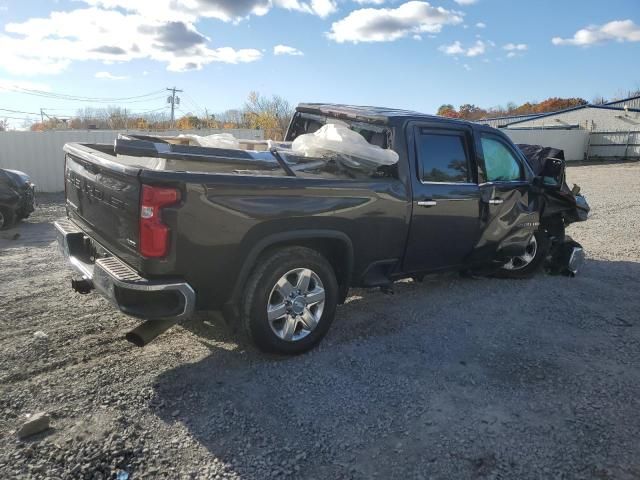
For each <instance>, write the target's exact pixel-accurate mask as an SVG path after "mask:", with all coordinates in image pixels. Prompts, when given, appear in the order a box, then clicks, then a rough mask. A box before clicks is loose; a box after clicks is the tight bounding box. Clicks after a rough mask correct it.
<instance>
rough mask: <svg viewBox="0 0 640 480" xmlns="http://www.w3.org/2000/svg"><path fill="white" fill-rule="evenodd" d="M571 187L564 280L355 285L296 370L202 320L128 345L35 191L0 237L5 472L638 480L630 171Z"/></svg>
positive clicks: (51, 209)
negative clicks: (578, 213)
mask: <svg viewBox="0 0 640 480" xmlns="http://www.w3.org/2000/svg"><path fill="white" fill-rule="evenodd" d="M568 175H569V180H570V181H572V182H576V183H579V184H580V185H581V186H582V188H583V192H585V194H586V195H587V197H588V199H589V202H590V203H591V205H592V208H593V216H592V217H591V218H590V220H589V221H588V222H585V223H583V224H579V225H575V226H573V227H572V228H571V231H570V233H571V234H572V235H573V236H574V238H576V239H577V240H578V241H580V242H581V243H582V244H583V245H584V247H585V249H586V251H587V254H588V261H587V263H586V265H585V267H584V269H583V271H582V272H581V273H580V275H579V276H578V277H576V278H573V279H571V278H566V277H551V276H546V275H544V274H539V275H538V276H536V277H535V278H534V279H532V280H526V281H511V280H499V279H469V278H461V277H458V276H456V275H445V276H438V277H432V278H427V279H425V281H424V283H422V284H416V283H413V282H408V281H407V282H400V283H399V284H398V285H397V287H396V294H395V295H394V296H387V295H384V294H382V293H380V292H377V291H360V290H357V291H353V293H352V296H351V297H350V298H349V300H348V303H347V304H345V305H344V306H342V307H340V308H339V310H338V318H337V319H336V322H335V323H334V325H333V327H332V329H331V331H330V332H329V335H328V336H327V338H326V339H325V341H324V342H323V343H322V344H321V345H320V347H319V348H318V349H316V350H315V351H313V352H311V353H309V354H307V355H304V356H300V357H295V358H281V357H273V356H265V355H263V354H261V353H258V352H257V351H255V350H254V349H253V348H252V347H251V346H249V345H246V344H243V343H238V340H237V339H236V337H235V336H234V334H233V333H232V332H231V331H229V329H228V328H227V327H226V326H225V324H224V323H223V322H221V321H220V320H218V319H216V318H215V317H211V316H209V317H204V316H203V317H199V318H196V319H194V320H192V321H190V322H189V323H187V324H185V325H183V326H181V327H177V328H174V329H172V330H171V331H169V332H168V333H166V334H164V335H163V336H162V337H160V338H159V339H158V340H157V341H155V342H154V343H152V344H151V345H149V346H148V347H146V348H144V349H138V348H136V347H133V346H131V345H129V344H128V343H126V342H125V341H124V340H123V333H124V332H125V331H126V330H128V329H129V328H131V327H132V326H133V325H135V324H136V321H135V320H132V319H130V318H127V317H125V316H123V315H121V314H119V313H118V312H116V311H115V310H114V309H113V308H112V307H111V306H109V304H108V303H107V302H106V301H105V300H103V299H102V298H100V297H99V296H97V295H95V294H92V295H87V296H80V295H78V294H75V293H73V292H72V291H71V289H70V288H69V285H68V272H67V271H66V270H65V269H63V268H61V259H60V257H59V256H58V255H57V253H56V247H55V241H54V231H53V228H52V226H51V221H52V220H54V219H56V218H59V217H61V216H62V215H63V208H62V206H61V203H60V202H61V197H60V196H44V195H42V196H41V198H40V202H41V204H40V206H39V208H38V209H37V211H36V213H35V214H34V215H33V217H32V218H31V219H29V220H28V221H27V222H25V223H23V224H22V225H20V226H19V227H18V228H15V229H12V230H10V231H7V232H3V233H2V234H1V235H0V326H1V331H0V412H1V415H0V478H2V479H5V478H7V479H8V478H48V479H56V478H57V479H68V478H86V479H100V478H116V477H117V475H118V474H119V475H120V477H119V478H121V479H124V478H126V477H127V476H128V477H129V478H131V479H138V478H168V479H183V478H185V479H186V478H244V479H266V478H276V477H277V478H280V477H281V478H316V479H329V478H331V479H334V478H336V479H342V478H345V479H346V478H355V479H363V478H380V479H391V478H399V479H405V478H410V479H414V478H415V479H419V478H442V479H451V478H455V479H466V478H514V479H529V478H532V479H533V478H544V479H548V478H559V479H564V478H587V479H589V478H594V479H613V478H615V479H638V478H640V415H639V412H640V358H639V357H640V318H639V316H638V312H639V311H640V294H639V293H638V286H639V283H638V278H640V236H639V235H638V232H640V204H639V203H638V198H640V181H639V180H640V165H638V164H612V165H595V166H594V165H592V166H575V167H571V168H570V169H569V173H568ZM16 237H17V238H16ZM37 331H42V332H44V333H45V334H46V335H47V336H46V338H38V335H36V336H34V333H35V332H37ZM41 411H44V412H47V413H48V414H49V415H50V416H51V422H52V423H51V425H52V428H51V429H50V430H49V431H48V432H45V433H42V434H40V435H38V436H35V437H32V438H30V439H28V440H26V441H20V440H18V438H17V435H16V430H17V429H18V428H19V427H20V425H21V424H22V423H23V422H24V420H25V415H27V414H32V413H36V412H41Z"/></svg>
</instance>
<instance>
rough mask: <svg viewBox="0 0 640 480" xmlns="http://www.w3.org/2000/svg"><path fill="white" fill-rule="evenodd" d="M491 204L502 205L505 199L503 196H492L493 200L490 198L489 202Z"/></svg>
mask: <svg viewBox="0 0 640 480" xmlns="http://www.w3.org/2000/svg"><path fill="white" fill-rule="evenodd" d="M487 203H488V204H489V205H500V204H502V203H504V200H503V199H501V198H492V199H491V200H489V201H488V202H487Z"/></svg>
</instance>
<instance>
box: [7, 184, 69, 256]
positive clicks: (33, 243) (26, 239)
mask: <svg viewBox="0 0 640 480" xmlns="http://www.w3.org/2000/svg"><path fill="white" fill-rule="evenodd" d="M63 199H64V196H63V194H60V193H41V194H39V195H38V196H37V205H36V210H35V212H33V213H32V214H31V216H30V217H29V218H27V219H24V220H21V221H20V222H18V223H17V224H15V225H13V226H11V227H10V228H8V229H6V230H0V254H2V251H3V250H9V249H13V248H25V247H31V248H44V247H48V246H49V245H51V242H53V241H54V240H55V239H56V231H55V228H54V227H53V224H52V220H55V219H58V218H60V217H62V216H63V215H64V201H63Z"/></svg>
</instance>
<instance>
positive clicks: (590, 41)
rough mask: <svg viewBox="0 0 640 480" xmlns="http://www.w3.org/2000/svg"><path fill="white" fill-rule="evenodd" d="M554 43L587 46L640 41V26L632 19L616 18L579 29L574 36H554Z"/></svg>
mask: <svg viewBox="0 0 640 480" xmlns="http://www.w3.org/2000/svg"><path fill="white" fill-rule="evenodd" d="M551 41H552V43H553V44H554V45H577V46H581V47H587V46H589V45H595V44H597V43H604V42H609V41H617V42H640V26H638V25H636V24H635V23H634V22H633V21H632V20H614V21H613V22H609V23H605V24H604V25H590V26H588V27H586V28H583V29H580V30H578V31H577V32H576V33H575V34H574V35H573V37H572V38H561V37H554V38H553V39H552V40H551Z"/></svg>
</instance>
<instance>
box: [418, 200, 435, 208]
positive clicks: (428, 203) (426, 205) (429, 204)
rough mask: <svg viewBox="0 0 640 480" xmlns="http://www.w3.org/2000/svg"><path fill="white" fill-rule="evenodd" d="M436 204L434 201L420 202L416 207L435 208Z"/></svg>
mask: <svg viewBox="0 0 640 480" xmlns="http://www.w3.org/2000/svg"><path fill="white" fill-rule="evenodd" d="M437 204H438V202H436V201H435V200H420V201H419V202H418V206H420V207H435V206H436V205H437Z"/></svg>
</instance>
